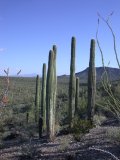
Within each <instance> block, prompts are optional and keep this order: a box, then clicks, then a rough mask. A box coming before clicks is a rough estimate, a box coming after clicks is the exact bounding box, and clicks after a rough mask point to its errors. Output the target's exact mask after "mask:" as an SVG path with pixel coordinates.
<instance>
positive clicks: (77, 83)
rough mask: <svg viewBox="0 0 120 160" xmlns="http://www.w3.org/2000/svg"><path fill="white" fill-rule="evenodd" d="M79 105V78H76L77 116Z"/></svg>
mask: <svg viewBox="0 0 120 160" xmlns="http://www.w3.org/2000/svg"><path fill="white" fill-rule="evenodd" d="M78 104H79V78H78V77H76V94H75V114H77V112H78Z"/></svg>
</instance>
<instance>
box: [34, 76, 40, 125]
mask: <svg viewBox="0 0 120 160" xmlns="http://www.w3.org/2000/svg"><path fill="white" fill-rule="evenodd" d="M39 107H40V77H39V75H37V77H36V93H35V122H38V119H39Z"/></svg>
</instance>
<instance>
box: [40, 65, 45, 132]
mask: <svg viewBox="0 0 120 160" xmlns="http://www.w3.org/2000/svg"><path fill="white" fill-rule="evenodd" d="M41 117H42V118H43V129H44V130H45V129H46V64H45V63H44V64H43V69H42V91H41Z"/></svg>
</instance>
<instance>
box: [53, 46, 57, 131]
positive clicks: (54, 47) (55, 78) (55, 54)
mask: <svg viewBox="0 0 120 160" xmlns="http://www.w3.org/2000/svg"><path fill="white" fill-rule="evenodd" d="M53 52H54V66H53V67H54V100H53V101H54V108H53V114H54V116H53V125H54V126H53V133H55V113H56V95H57V75H56V56H57V47H56V45H53Z"/></svg>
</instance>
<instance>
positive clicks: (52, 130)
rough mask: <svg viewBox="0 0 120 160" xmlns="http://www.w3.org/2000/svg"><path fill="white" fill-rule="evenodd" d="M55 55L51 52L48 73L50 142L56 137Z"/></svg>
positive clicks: (47, 98)
mask: <svg viewBox="0 0 120 160" xmlns="http://www.w3.org/2000/svg"><path fill="white" fill-rule="evenodd" d="M55 59H56V58H55V53H54V51H52V50H51V51H50V52H49V61H48V72H47V87H46V122H47V135H48V137H49V138H50V140H53V138H54V136H55V100H56V97H55V96H56V93H55V90H56V89H55V83H56V77H55V75H56V74H55V73H56V68H55V66H56V65H55Z"/></svg>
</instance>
